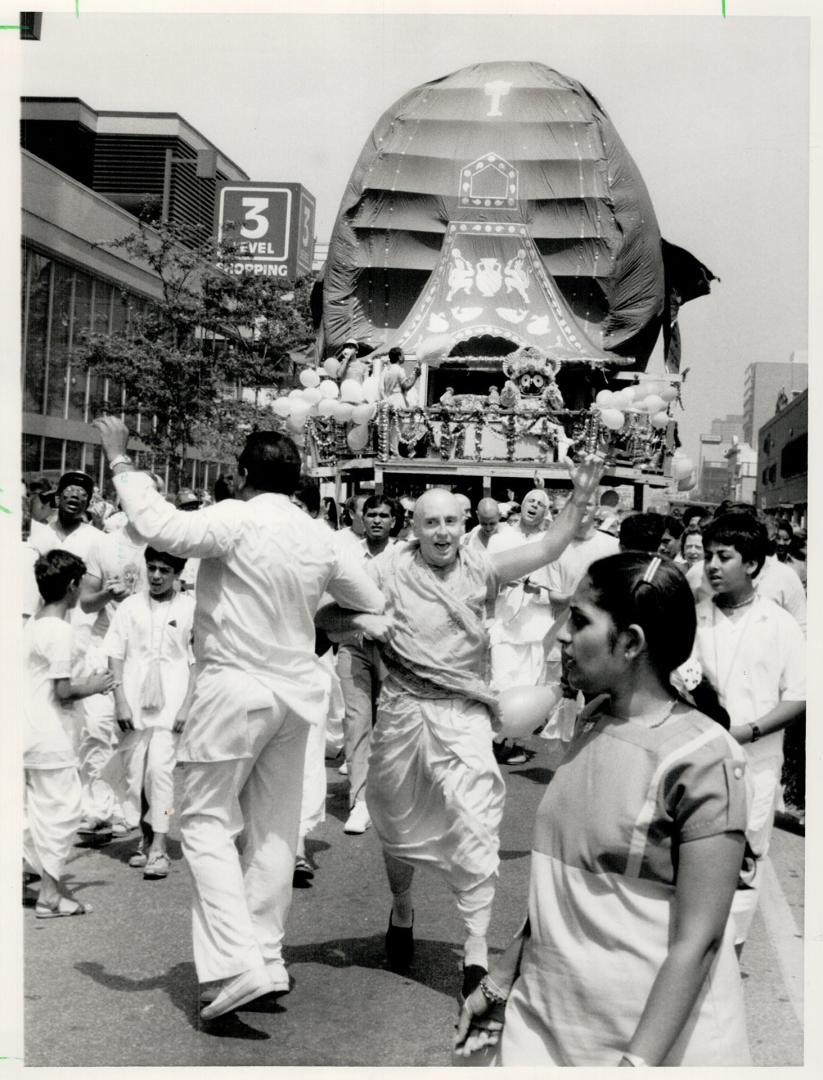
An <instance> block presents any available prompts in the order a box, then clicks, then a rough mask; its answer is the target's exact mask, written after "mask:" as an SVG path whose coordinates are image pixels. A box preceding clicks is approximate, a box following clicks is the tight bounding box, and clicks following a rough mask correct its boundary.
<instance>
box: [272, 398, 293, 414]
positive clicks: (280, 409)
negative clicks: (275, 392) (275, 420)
mask: <svg viewBox="0 0 823 1080" xmlns="http://www.w3.org/2000/svg"><path fill="white" fill-rule="evenodd" d="M291 404H292V403H291V398H284V397H279V398H275V399H274V401H273V402H272V403H271V411H272V412H273V413H274V414H275V416H281V417H286V416H288V415H289V413H290V412H291Z"/></svg>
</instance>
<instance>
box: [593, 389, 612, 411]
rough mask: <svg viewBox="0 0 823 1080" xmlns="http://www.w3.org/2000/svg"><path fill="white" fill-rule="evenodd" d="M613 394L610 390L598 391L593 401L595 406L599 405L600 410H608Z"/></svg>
mask: <svg viewBox="0 0 823 1080" xmlns="http://www.w3.org/2000/svg"><path fill="white" fill-rule="evenodd" d="M613 398H614V394H613V393H612V392H611V390H599V391H598V392H597V396H596V397H595V399H594V401H595V404H596V405H599V406H600V408H601V409H608V408H610V407H611V404H612V399H613Z"/></svg>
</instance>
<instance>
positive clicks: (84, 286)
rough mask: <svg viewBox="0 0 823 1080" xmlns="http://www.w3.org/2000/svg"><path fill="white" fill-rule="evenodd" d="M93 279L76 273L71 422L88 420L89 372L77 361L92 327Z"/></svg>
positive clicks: (70, 378)
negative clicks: (87, 394) (86, 335)
mask: <svg viewBox="0 0 823 1080" xmlns="http://www.w3.org/2000/svg"><path fill="white" fill-rule="evenodd" d="M91 292H92V279H91V276H90V275H89V274H85V273H83V271H82V270H76V271H75V273H74V314H73V318H72V327H71V342H70V348H71V358H72V363H71V367H70V369H69V405H68V411H69V420H85V419H86V388H87V384H88V372H87V371H86V369H85V367H84V365H83V364H82V363H79V362H77V361H76V359H75V358H76V357H77V355H78V354H79V353H80V352H81V351H82V348H83V337H84V335H85V333H86V332H87V331H88V330H89V328H90V326H91Z"/></svg>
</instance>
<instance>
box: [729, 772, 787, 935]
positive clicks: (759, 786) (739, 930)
mask: <svg viewBox="0 0 823 1080" xmlns="http://www.w3.org/2000/svg"><path fill="white" fill-rule="evenodd" d="M780 765H781V762H780V761H776V762H775V763H774V767H773V768H772V769H770V768H769V767H768V764H767V765H766V767H765V768H764V767H760V768H758V767H757V766H753V767H752V768H750V769H749V770H748V773H747V777H748V780H749V785H748V791H749V814H748V821H747V824H746V841H747V844H748V849H749V854H748V857H747V859H746V860H745V862H744V867H743V872H742V874H741V883H740V884H739V885H738V887H737V889H736V890H735V894H734V897H733V898H732V910H731V922H732V923H733V925H734V935H735V936H734V943H735V945H742V944H743V943H744V942H745V940H746V938H747V937H748V934H749V928H750V926H751V924H752V919H753V918H754V913H755V911H757V904H758V902H759V900H760V889H761V886H762V884H763V863H764V860H765V859H766V857H767V856H768V854H769V844H770V843H771V838H772V829H773V828H774V815H775V813H776V811H777V808H778V806H779V805H780V799H781V796H782V788H781V786H780Z"/></svg>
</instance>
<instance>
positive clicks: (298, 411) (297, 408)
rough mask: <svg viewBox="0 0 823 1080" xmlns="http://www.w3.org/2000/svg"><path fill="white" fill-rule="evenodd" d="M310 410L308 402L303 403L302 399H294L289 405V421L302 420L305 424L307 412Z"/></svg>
mask: <svg viewBox="0 0 823 1080" xmlns="http://www.w3.org/2000/svg"><path fill="white" fill-rule="evenodd" d="M310 408H311V405H310V404H309V402H308V401H303V399H302V398H301V399H299V400H298V399H294V400H293V401H292V403H291V419H292V420H297V419H300V418H302V419H303V421H304V422H305V419H306V417H307V416H308V412H309V409H310Z"/></svg>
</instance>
